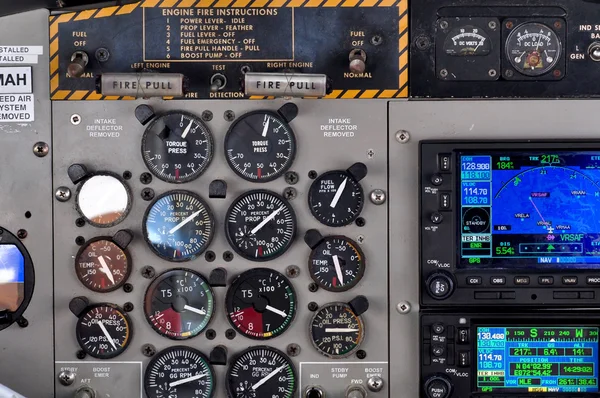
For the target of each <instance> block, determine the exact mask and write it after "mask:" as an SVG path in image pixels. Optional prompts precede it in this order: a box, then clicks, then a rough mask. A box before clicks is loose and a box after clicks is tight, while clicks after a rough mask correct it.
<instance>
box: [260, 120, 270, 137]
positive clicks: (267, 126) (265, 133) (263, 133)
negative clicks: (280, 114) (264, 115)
mask: <svg viewBox="0 0 600 398" xmlns="http://www.w3.org/2000/svg"><path fill="white" fill-rule="evenodd" d="M270 122H271V118H268V119H267V122H266V123H265V127H264V128H263V132H262V136H263V137H266V136H267V132H268V131H269V123H270Z"/></svg>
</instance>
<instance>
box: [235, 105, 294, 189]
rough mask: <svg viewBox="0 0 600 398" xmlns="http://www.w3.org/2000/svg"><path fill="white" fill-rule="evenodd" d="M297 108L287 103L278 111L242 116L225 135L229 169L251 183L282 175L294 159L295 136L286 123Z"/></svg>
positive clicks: (270, 179)
mask: <svg viewBox="0 0 600 398" xmlns="http://www.w3.org/2000/svg"><path fill="white" fill-rule="evenodd" d="M297 113H298V107H297V106H296V105H295V104H291V103H290V104H286V105H284V106H283V107H282V108H281V109H279V111H277V112H271V111H257V112H250V113H247V114H245V115H243V116H241V117H240V118H239V119H238V120H236V121H235V122H234V123H233V124H232V125H231V128H230V129H229V131H228V132H227V135H226V136H225V158H226V159H227V163H228V164H229V167H231V169H232V170H233V171H234V172H235V173H236V174H237V175H239V176H240V177H242V178H243V179H245V180H247V181H251V182H268V181H273V180H274V179H276V178H277V177H279V176H281V175H282V174H283V173H285V172H286V171H287V170H288V169H289V168H290V167H291V165H292V163H293V162H294V158H295V157H296V137H295V136H294V132H293V131H292V128H291V127H290V126H289V125H288V123H289V122H290V121H291V120H292V119H293V118H294V117H296V115H297Z"/></svg>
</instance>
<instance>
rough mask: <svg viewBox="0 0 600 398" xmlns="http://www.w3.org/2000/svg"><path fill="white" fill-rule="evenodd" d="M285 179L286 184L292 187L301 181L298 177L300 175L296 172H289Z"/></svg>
mask: <svg viewBox="0 0 600 398" xmlns="http://www.w3.org/2000/svg"><path fill="white" fill-rule="evenodd" d="M284 178H285V183H286V184H290V185H296V184H297V183H298V181H299V180H300V177H298V173H296V172H295V171H288V172H287V173H285V176H284Z"/></svg>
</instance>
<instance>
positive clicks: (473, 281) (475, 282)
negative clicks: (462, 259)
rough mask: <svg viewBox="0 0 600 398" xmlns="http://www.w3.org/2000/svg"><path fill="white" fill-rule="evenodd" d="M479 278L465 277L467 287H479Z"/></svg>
mask: <svg viewBox="0 0 600 398" xmlns="http://www.w3.org/2000/svg"><path fill="white" fill-rule="evenodd" d="M481 282H482V280H481V277H480V276H467V285H481Z"/></svg>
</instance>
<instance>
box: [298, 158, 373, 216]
mask: <svg viewBox="0 0 600 398" xmlns="http://www.w3.org/2000/svg"><path fill="white" fill-rule="evenodd" d="M366 175H367V166H366V165H364V164H363V163H355V164H353V165H352V166H351V167H350V168H349V169H348V170H333V171H328V172H326V173H324V174H321V175H320V176H318V177H317V178H316V179H315V180H314V181H313V183H312V185H311V186H310V191H309V193H308V207H309V208H310V211H311V212H312V214H313V216H315V218H316V219H317V220H319V222H321V223H322V224H325V225H327V226H330V227H342V226H344V225H348V224H351V223H352V222H353V221H354V220H356V219H357V218H358V216H359V215H360V212H361V211H362V209H363V205H364V194H363V189H362V186H361V185H360V183H359V181H360V180H362V179H363V178H365V176H366Z"/></svg>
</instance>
